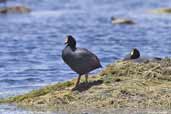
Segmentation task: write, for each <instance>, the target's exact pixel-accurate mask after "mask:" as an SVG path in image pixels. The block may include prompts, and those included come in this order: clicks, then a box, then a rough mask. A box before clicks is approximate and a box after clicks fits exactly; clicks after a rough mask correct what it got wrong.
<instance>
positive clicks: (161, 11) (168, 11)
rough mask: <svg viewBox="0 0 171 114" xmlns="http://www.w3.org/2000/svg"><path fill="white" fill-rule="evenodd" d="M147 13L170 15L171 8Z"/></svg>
mask: <svg viewBox="0 0 171 114" xmlns="http://www.w3.org/2000/svg"><path fill="white" fill-rule="evenodd" d="M149 12H150V13H155V14H171V8H159V9H154V10H150V11H149Z"/></svg>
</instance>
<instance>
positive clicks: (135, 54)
mask: <svg viewBox="0 0 171 114" xmlns="http://www.w3.org/2000/svg"><path fill="white" fill-rule="evenodd" d="M130 55H131V59H137V58H139V57H140V52H139V51H138V49H136V48H133V49H132V51H131V53H130Z"/></svg>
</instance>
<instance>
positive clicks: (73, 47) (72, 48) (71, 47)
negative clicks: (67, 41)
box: [66, 45, 77, 51]
mask: <svg viewBox="0 0 171 114" xmlns="http://www.w3.org/2000/svg"><path fill="white" fill-rule="evenodd" d="M66 48H70V49H71V50H72V51H75V50H76V49H77V48H76V46H70V45H67V46H66Z"/></svg>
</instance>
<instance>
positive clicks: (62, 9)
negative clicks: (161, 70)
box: [0, 0, 171, 114]
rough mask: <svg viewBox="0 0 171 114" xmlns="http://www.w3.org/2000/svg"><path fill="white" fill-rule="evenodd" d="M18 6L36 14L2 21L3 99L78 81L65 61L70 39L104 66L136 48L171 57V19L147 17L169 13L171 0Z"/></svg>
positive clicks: (23, 0) (19, 0) (72, 0)
mask: <svg viewBox="0 0 171 114" xmlns="http://www.w3.org/2000/svg"><path fill="white" fill-rule="evenodd" d="M14 4H23V5H26V6H28V7H30V8H32V9H33V12H32V13H30V14H24V15H18V14H16V15H13V14H11V15H0V98H2V97H7V96H13V95H17V94H22V93H25V92H28V91H31V90H33V89H37V88H40V87H42V86H45V85H47V84H52V83H55V82H60V81H65V80H69V79H71V78H73V77H75V76H76V74H75V73H74V72H73V71H71V70H70V69H69V68H68V66H67V65H65V64H64V63H63V61H62V59H61V50H62V49H63V48H64V38H65V36H66V35H68V34H72V35H74V36H75V37H76V39H77V41H78V46H80V47H85V48H89V50H91V51H93V52H94V53H96V54H97V56H98V57H99V58H100V60H101V63H102V65H103V66H105V65H107V64H109V63H111V62H113V61H115V60H118V59H120V58H123V57H124V56H125V55H126V54H127V53H128V52H129V51H130V50H131V49H132V48H133V47H136V48H138V49H139V50H140V51H141V53H142V55H145V56H158V57H165V56H170V54H171V47H170V45H171V40H170V36H171V32H170V28H171V21H170V20H171V16H170V15H153V14H148V13H146V11H147V10H149V9H153V8H158V7H169V6H170V5H171V1H170V0H165V2H163V1H162V0H150V1H149V0H143V1H142V0H131V1H124V2H123V1H119V0H110V1H105V0H99V1H98V0H85V1H82V0H62V1H61V0H41V2H40V1H36V0H13V1H9V2H8V5H14ZM111 16H115V17H124V18H130V19H133V20H134V21H135V22H136V23H137V24H135V25H133V26H127V25H116V26H114V25H112V24H111V20H110V18H111ZM95 72H97V71H95ZM8 107H10V106H8ZM8 107H6V106H1V107H0V112H1V111H3V114H4V113H7V112H8ZM12 109H13V107H12ZM15 109H16V110H15V111H21V110H19V109H17V108H15ZM15 111H14V110H11V112H10V114H16V112H15ZM8 113H9V112H8ZM23 113H25V112H23ZM30 113H31V112H30Z"/></svg>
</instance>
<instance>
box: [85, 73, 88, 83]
mask: <svg viewBox="0 0 171 114" xmlns="http://www.w3.org/2000/svg"><path fill="white" fill-rule="evenodd" d="M85 82H86V83H88V74H85Z"/></svg>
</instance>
